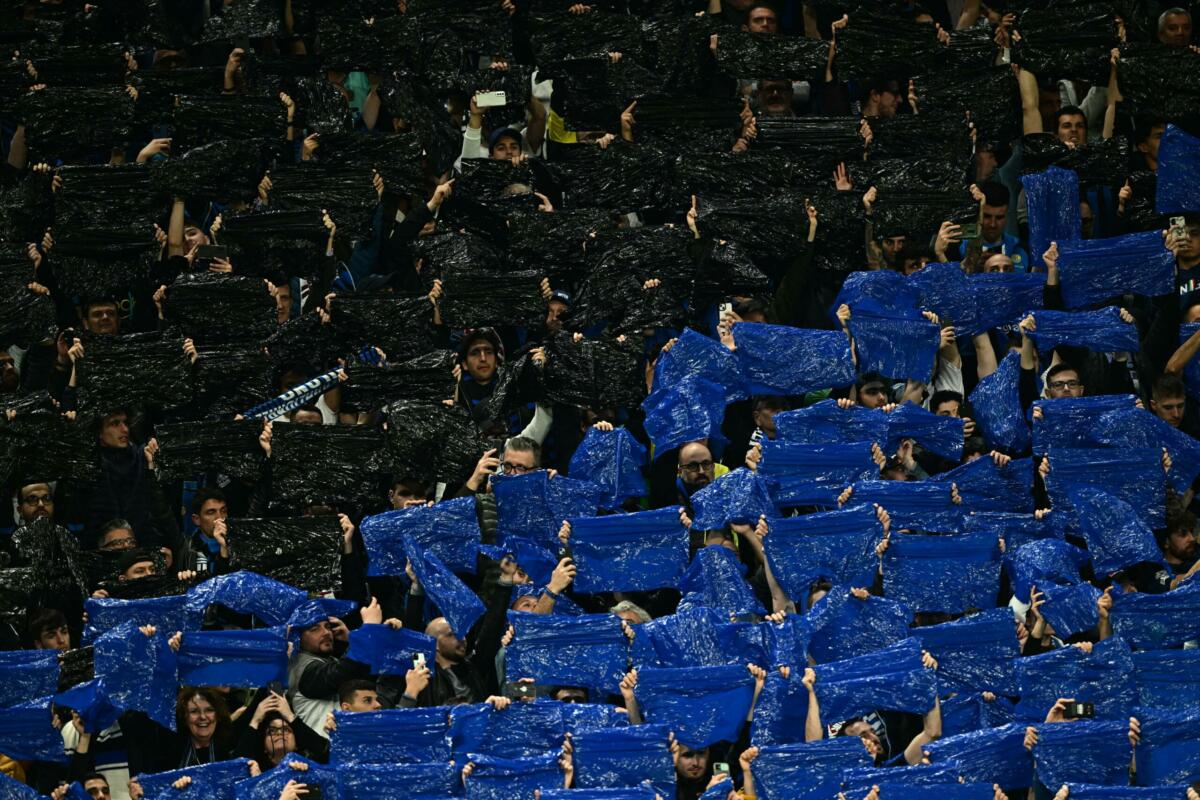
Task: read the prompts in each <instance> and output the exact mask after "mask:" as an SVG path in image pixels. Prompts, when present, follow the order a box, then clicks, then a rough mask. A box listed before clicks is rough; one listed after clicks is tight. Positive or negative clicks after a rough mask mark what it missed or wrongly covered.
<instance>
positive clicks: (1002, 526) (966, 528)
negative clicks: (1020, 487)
mask: <svg viewBox="0 0 1200 800" xmlns="http://www.w3.org/2000/svg"><path fill="white" fill-rule="evenodd" d="M1067 521H1068V520H1067V515H1066V514H1065V513H1063V512H1059V513H1053V512H1051V513H1049V514H1045V515H1043V516H1042V518H1041V519H1038V518H1037V517H1036V516H1034V515H1033V514H1013V513H1008V512H1003V511H982V512H975V513H974V514H970V515H968V516H967V517H966V519H965V520H963V532H964V533H971V532H973V531H992V532H993V533H995V534H996V535H997V536H999V537H1000V538H1001V539H1003V540H1004V552H1005V553H1006V555H1005V557H1004V558H1005V562H1006V563H1007V562H1008V560H1009V557H1010V556H1011V555H1012V554H1013V553H1015V552H1016V551H1017V550H1018V549H1019V548H1020V547H1021V546H1023V545H1026V544H1029V543H1030V542H1036V541H1041V540H1043V539H1061V538H1062V537H1063V534H1064V526H1065V525H1066V523H1067Z"/></svg>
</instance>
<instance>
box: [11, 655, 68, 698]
mask: <svg viewBox="0 0 1200 800" xmlns="http://www.w3.org/2000/svg"><path fill="white" fill-rule="evenodd" d="M57 690H58V651H57V650H10V651H0V708H3V707H5V706H14V705H18V704H20V703H24V702H26V701H28V700H29V699H30V698H31V697H45V696H46V695H49V694H54V692H55V691H57Z"/></svg>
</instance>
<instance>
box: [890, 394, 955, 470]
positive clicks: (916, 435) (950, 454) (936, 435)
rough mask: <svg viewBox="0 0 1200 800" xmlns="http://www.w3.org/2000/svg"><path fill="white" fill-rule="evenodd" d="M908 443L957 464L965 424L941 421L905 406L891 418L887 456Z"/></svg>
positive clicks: (949, 420) (937, 417)
mask: <svg viewBox="0 0 1200 800" xmlns="http://www.w3.org/2000/svg"><path fill="white" fill-rule="evenodd" d="M905 439H915V440H916V442H917V444H919V445H921V447H923V448H925V449H926V450H928V451H929V452H931V453H936V454H937V455H939V456H941V457H942V458H948V459H950V460H951V461H958V460H960V459H961V458H962V451H963V421H962V419H961V418H960V417H942V416H938V415H937V414H934V413H932V412H930V411H927V410H925V409H924V408H921V407H920V406H918V405H914V404H913V403H905V404H904V405H902V406H900V407H899V408H897V409H896V410H895V411H893V412H891V413H890V414H888V441H887V447H886V448H884V449H885V450H887V451H888V452H894V451H895V450H896V448H897V447H899V446H900V443H901V442H902V441H904V440H905Z"/></svg>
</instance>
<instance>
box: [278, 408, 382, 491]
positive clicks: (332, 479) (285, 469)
mask: <svg viewBox="0 0 1200 800" xmlns="http://www.w3.org/2000/svg"><path fill="white" fill-rule="evenodd" d="M382 449H383V433H382V432H381V431H379V430H377V429H374V428H370V427H367V426H362V425H280V426H279V427H278V428H276V429H275V430H274V432H273V433H272V435H271V464H272V467H273V473H272V479H273V483H272V488H273V489H274V491H275V497H274V499H275V500H278V502H279V503H281V504H283V505H285V506H289V507H296V506H300V507H303V506H306V505H313V504H334V505H337V504H340V503H351V502H354V501H356V500H360V499H363V498H364V497H372V496H374V491H373V483H372V481H373V479H374V478H376V477H377V476H378V475H379V473H380V472H381V471H382V464H381V463H380V460H381V458H380V457H381V455H382Z"/></svg>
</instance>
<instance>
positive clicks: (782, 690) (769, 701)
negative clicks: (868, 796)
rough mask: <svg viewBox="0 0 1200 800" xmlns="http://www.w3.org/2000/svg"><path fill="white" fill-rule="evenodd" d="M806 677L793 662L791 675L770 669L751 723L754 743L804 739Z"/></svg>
mask: <svg viewBox="0 0 1200 800" xmlns="http://www.w3.org/2000/svg"><path fill="white" fill-rule="evenodd" d="M805 664H807V662H805ZM802 677H803V670H799V669H796V665H792V672H791V676H790V677H788V678H785V677H783V675H782V674H781V673H780V672H779V671H778V670H774V671H772V672H769V673H767V680H766V681H765V682H764V683H763V690H762V692H761V693H760V694H759V696H758V702H757V703H756V704H755V706H754V720H753V721H752V723H751V725H750V742H751V743H752V744H754V745H757V746H758V747H763V746H765V745H780V744H799V743H801V742H803V741H804V722H805V718H806V716H807V714H808V689H806V688H805V687H804V684H802V683H801V682H800V679H801V678H802ZM822 713H823V710H822ZM864 754H865V751H864Z"/></svg>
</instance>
